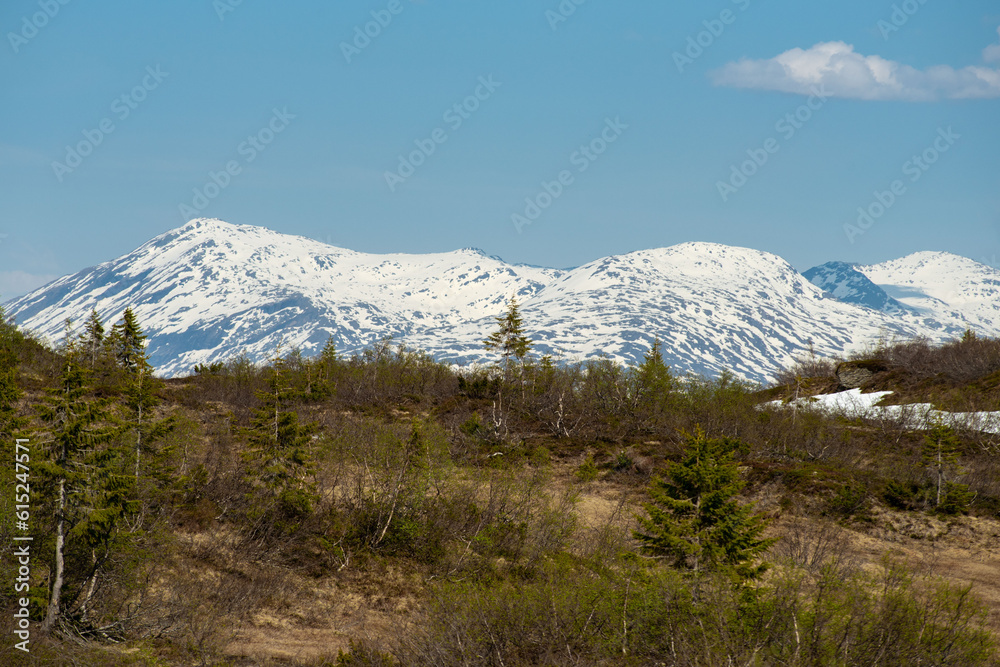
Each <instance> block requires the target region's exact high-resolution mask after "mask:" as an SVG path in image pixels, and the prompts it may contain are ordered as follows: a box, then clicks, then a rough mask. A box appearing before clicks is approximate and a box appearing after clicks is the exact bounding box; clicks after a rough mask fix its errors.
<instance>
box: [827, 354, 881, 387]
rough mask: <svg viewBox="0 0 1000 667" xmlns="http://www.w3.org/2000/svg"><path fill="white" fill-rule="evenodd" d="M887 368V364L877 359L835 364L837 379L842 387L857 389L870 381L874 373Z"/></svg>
mask: <svg viewBox="0 0 1000 667" xmlns="http://www.w3.org/2000/svg"><path fill="white" fill-rule="evenodd" d="M887 370H889V366H888V365H886V363H885V362H883V361H880V360H878V359H861V360H858V361H845V362H844V363H842V364H840V365H838V366H837V381H838V382H839V383H840V386H841V387H843V388H844V389H857V388H858V387H863V386H865V385H866V384H868V383H869V382H871V380H872V378H874V377H875V374H876V373H881V372H883V371H887Z"/></svg>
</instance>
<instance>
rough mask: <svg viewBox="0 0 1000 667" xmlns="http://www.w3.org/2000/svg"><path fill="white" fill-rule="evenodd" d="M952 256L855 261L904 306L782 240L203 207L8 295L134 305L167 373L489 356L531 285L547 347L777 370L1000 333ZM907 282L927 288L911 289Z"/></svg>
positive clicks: (974, 275) (55, 310)
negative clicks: (866, 297)
mask: <svg viewBox="0 0 1000 667" xmlns="http://www.w3.org/2000/svg"><path fill="white" fill-rule="evenodd" d="M911 257H916V256H911ZM946 258H950V259H947V265H948V267H949V268H948V275H949V278H948V280H949V281H951V283H954V285H955V286H956V290H955V293H954V294H953V295H951V296H953V297H954V299H953V300H952V301H949V300H948V299H947V298H942V296H948V295H940V294H938V291H934V294H930V291H929V290H932V287H931V286H929V285H927V284H926V283H927V282H928V280H930V278H929V276H928V275H925V274H926V273H927V266H926V265H925V264H921V263H920V261H910V263H909V264H907V263H906V262H907V261H909V260H910V258H903V259H902V260H896V262H902V263H903V264H899V265H898V266H897V265H896V264H893V263H892V262H887V263H885V264H880V265H876V266H873V267H855V269H856V271H855V272H856V273H858V274H859V276H860V277H859V276H853V275H852V276H850V277H851V280H853V281H855V283H858V284H860V282H859V281H860V280H861V279H862V278H863V277H864V276H868V278H870V279H871V281H872V282H873V283H875V284H878V285H880V286H882V288H883V289H885V290H886V291H887V292H889V296H893V297H895V298H898V299H899V301H900V302H902V304H903V305H905V306H906V308H902V307H901V308H899V309H896V308H888V309H886V308H883V309H881V310H879V309H873V308H872V307H871V306H867V305H865V306H862V305H858V304H855V303H850V302H844V301H841V300H838V299H834V298H829V294H827V293H825V292H824V289H826V288H824V289H821V288H820V287H817V286H816V285H814V284H812V283H811V282H810V281H809V280H808V279H806V277H804V276H803V275H801V274H799V273H797V272H796V271H795V270H794V269H793V268H792V267H791V266H790V265H789V264H788V263H787V262H785V261H784V260H783V259H781V258H780V257H777V256H775V255H772V254H770V253H765V252H760V251H757V250H750V249H746V248H733V247H729V246H723V245H717V244H712V243H685V244H682V245H678V246H673V247H670V248H660V249H655V250H643V251H639V252H633V253H629V254H626V255H620V256H614V257H606V258H603V259H600V260H597V261H594V262H590V263H588V264H585V265H584V266H580V267H577V268H575V269H571V270H556V269H545V268H538V267H531V266H525V265H515V264H508V263H505V262H503V261H502V260H500V259H498V258H496V257H489V256H487V255H485V254H484V253H483V252H481V251H478V250H472V249H466V250H458V251H455V252H449V253H438V254H428V255H406V254H394V255H373V254H365V253H359V252H354V251H351V250H345V249H342V248H336V247H333V246H329V245H326V244H323V243H320V242H317V241H313V240H311V239H306V238H302V237H296V236H288V235H284V234H279V233H276V232H273V231H270V230H267V229H264V228H260V227H251V226H246V225H232V224H229V223H226V222H222V221H219V220H208V219H199V220H192V221H191V222H189V223H188V224H187V225H184V226H183V227H180V228H178V229H175V230H172V231H170V232H167V233H165V234H162V235H160V236H158V237H156V238H154V239H152V240H151V241H149V242H147V243H145V244H144V245H142V246H141V247H139V248H138V249H136V250H135V251H133V252H131V253H129V254H127V255H125V256H123V257H120V258H118V259H115V260H112V261H110V262H106V263H104V264H101V265H98V266H96V267H92V268H90V269H86V270H84V271H81V272H79V273H77V274H75V275H72V276H66V277H64V278H60V279H58V280H56V281H54V282H52V283H50V284H48V285H46V286H45V287H42V288H40V289H38V290H36V291H35V292H32V293H31V294H28V295H27V296H24V297H21V298H19V299H16V300H14V301H11V302H10V303H9V304H7V306H6V308H7V312H8V313H10V314H12V315H14V316H15V317H16V320H17V321H18V322H19V324H21V325H22V326H24V327H26V328H28V329H32V330H35V331H38V332H40V333H41V334H42V335H44V336H47V337H49V338H50V339H51V340H58V339H59V338H60V337H61V336H62V331H63V322H64V321H65V319H66V318H67V317H70V318H72V319H73V320H74V321H77V322H82V321H83V320H84V318H85V317H86V316H87V314H88V313H89V312H90V310H91V309H92V308H96V309H97V311H98V313H99V314H100V315H101V316H102V318H104V320H105V321H106V322H111V321H113V320H115V319H117V318H118V317H119V316H120V314H121V312H122V311H123V310H124V309H125V308H126V307H127V306H131V307H132V308H133V309H134V310H135V311H136V314H137V315H138V316H139V319H140V322H141V323H142V325H143V326H144V328H145V330H146V331H147V333H148V334H149V335H150V347H149V350H150V359H151V361H152V363H153V364H154V365H155V366H156V367H157V368H158V369H159V371H160V372H161V373H162V374H164V375H168V376H169V375H178V374H185V373H189V372H191V369H192V368H193V367H194V365H195V364H197V363H206V362H212V361H216V360H225V359H228V358H231V357H233V356H234V355H238V354H240V353H244V352H245V353H246V354H247V355H248V356H249V357H250V358H251V359H254V360H263V359H266V358H268V357H269V356H271V355H273V353H274V351H275V349H276V348H277V346H278V345H279V344H282V345H283V346H285V348H286V349H287V348H290V347H291V346H297V347H300V348H301V349H302V350H303V352H304V353H306V354H311V353H315V352H317V351H318V350H319V348H320V347H321V346H322V345H323V344H324V343H325V342H326V340H327V338H328V337H329V336H331V335H332V336H334V338H335V340H336V344H337V347H338V349H339V350H340V351H342V352H345V353H351V352H355V351H359V350H361V349H363V348H365V347H367V346H370V345H371V344H373V343H375V342H376V341H378V340H380V339H382V338H384V337H385V336H392V337H393V338H394V340H396V341H397V342H403V343H406V344H407V345H408V346H410V347H416V348H423V349H426V350H427V351H428V352H430V353H431V354H433V355H434V356H435V357H436V358H438V359H441V360H443V361H451V362H456V363H468V362H476V361H486V360H489V359H490V357H488V356H487V355H485V354H484V351H483V340H484V339H485V337H486V336H487V335H488V334H489V333H490V331H492V330H493V329H494V320H493V318H494V317H495V316H497V315H499V314H501V313H502V312H503V310H504V305H505V302H506V300H507V299H508V298H509V297H510V296H511V295H512V294H516V295H517V296H518V299H519V301H520V302H521V304H522V306H523V313H524V321H525V325H526V328H527V331H528V333H529V335H530V336H531V337H532V338H533V339H534V340H535V341H536V342H537V346H536V348H537V350H538V351H539V352H542V353H551V354H554V355H557V356H558V357H560V358H562V359H567V360H573V359H581V358H587V357H594V356H600V355H604V356H607V357H609V358H612V359H615V360H617V361H621V362H626V363H635V362H637V361H639V360H641V359H642V355H643V354H644V353H645V351H646V350H647V349H648V348H649V345H650V344H651V343H652V341H653V338H654V337H656V336H659V337H660V339H661V340H662V341H663V342H664V346H665V350H664V352H665V357H666V360H667V362H668V363H669V364H671V366H672V367H673V368H674V370H675V371H677V372H681V373H683V372H688V371H690V372H695V373H704V374H709V375H713V374H717V373H719V372H721V371H723V370H730V371H733V372H735V373H736V374H737V375H739V376H741V377H744V378H747V379H750V380H755V381H761V382H765V381H767V380H768V379H769V378H770V376H771V375H772V374H773V373H774V372H775V371H776V370H778V369H780V368H782V367H783V366H785V365H787V364H788V363H790V362H791V361H792V360H793V359H794V357H796V356H798V355H801V354H803V353H805V351H806V350H807V349H809V347H810V345H812V347H813V349H814V350H815V351H816V353H818V354H828V355H833V354H840V353H842V352H844V351H845V350H848V349H851V348H854V347H857V346H860V345H864V344H867V343H869V342H871V341H873V340H875V339H877V338H878V337H879V336H880V335H885V334H887V333H888V334H890V335H899V336H906V337H909V336H913V335H915V334H923V335H927V336H929V337H931V338H932V339H942V338H946V337H950V336H955V335H958V334H960V333H961V332H962V331H963V330H964V328H965V327H966V326H968V324H967V321H968V320H969V318H970V317H973V316H974V317H975V318H976V322H979V323H981V324H982V325H983V326H982V327H977V329H978V330H979V331H980V332H981V333H984V334H987V335H998V334H1000V317H997V316H996V303H997V295H998V294H1000V280H998V279H1000V274H998V273H997V272H996V271H993V270H992V269H989V268H988V267H984V266H982V265H980V264H976V263H975V262H971V260H965V259H964V258H958V257H955V256H953V255H948V256H946ZM935 261H939V262H940V261H944V260H943V259H942V258H941V257H938V259H937V260H935ZM907 267H909V268H910V269H912V270H910V272H909V273H908V272H907V270H908V269H907ZM990 272H992V273H990ZM861 274H863V275H861ZM970 280H972V281H978V282H976V284H975V285H971V284H969V281H970ZM885 284H889V285H891V286H892V287H891V289H890V288H886V287H885ZM870 289H871V288H869V290H870ZM906 289H909V290H910V291H911V292H912V291H913V290H918V289H920V290H924V291H923V292H920V294H922V295H923V296H921V297H919V298H917V297H912V298H911V297H906V296H905V295H904V296H898V293H900V292H901V291H903V292H905V290H906ZM934 289H935V290H936V288H934ZM892 290H895V292H893V291H892ZM872 293H874V292H872ZM977 295H979V296H978V297H977ZM847 296H850V295H847ZM907 298H910V300H909V301H907ZM914 298H916V301H914ZM977 298H983V299H988V300H991V303H992V304H993V306H992V309H991V307H983V306H982V304H980V303H978V301H976V299H977ZM921 299H923V301H921ZM925 302H926V303H925ZM887 303H890V302H887ZM991 318H992V319H991Z"/></svg>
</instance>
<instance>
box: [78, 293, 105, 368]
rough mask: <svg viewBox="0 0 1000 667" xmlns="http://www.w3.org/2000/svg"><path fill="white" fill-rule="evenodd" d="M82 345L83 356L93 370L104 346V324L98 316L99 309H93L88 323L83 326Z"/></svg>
mask: <svg viewBox="0 0 1000 667" xmlns="http://www.w3.org/2000/svg"><path fill="white" fill-rule="evenodd" d="M80 345H81V347H82V348H83V354H84V355H85V356H86V358H87V362H88V363H89V365H90V368H91V369H94V368H96V367H97V361H98V359H99V357H100V354H101V349H102V348H103V346H104V323H103V322H101V316H100V315H98V314H97V309H96V308H94V309H91V311H90V316H89V317H88V318H87V323H86V324H84V325H83V335H82V336H81V337H80Z"/></svg>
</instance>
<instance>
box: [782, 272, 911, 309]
mask: <svg viewBox="0 0 1000 667" xmlns="http://www.w3.org/2000/svg"><path fill="white" fill-rule="evenodd" d="M802 275H803V276H805V277H806V279H807V280H809V282H811V283H812V284H813V285H815V286H816V287H819V288H820V289H822V290H824V291H826V292H829V293H830V294H832V295H833V296H834V297H835V298H836V299H838V300H840V301H843V302H844V303H853V304H856V305H858V306H865V307H866V308H871V309H873V310H883V311H885V312H889V313H898V312H901V311H902V310H904V308H905V307H904V306H903V305H902V304H901V303H899V302H898V301H896V300H895V299H893V298H892V297H890V296H889V295H888V294H886V292H885V290H884V289H882V288H881V287H879V286H878V285H876V284H875V283H873V282H872V281H871V279H869V278H868V276H866V275H865V274H863V273H861V272H860V271H858V270H857V268H856V266H855V265H854V264H848V263H847V262H827V263H826V264H820V265H819V266H814V267H813V268H811V269H809V270H808V271H803V272H802Z"/></svg>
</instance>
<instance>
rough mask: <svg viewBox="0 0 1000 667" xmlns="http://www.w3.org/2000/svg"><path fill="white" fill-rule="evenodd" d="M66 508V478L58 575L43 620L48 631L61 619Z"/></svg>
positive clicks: (58, 541)
mask: <svg viewBox="0 0 1000 667" xmlns="http://www.w3.org/2000/svg"><path fill="white" fill-rule="evenodd" d="M65 509H66V480H65V479H60V480H59V505H58V511H57V515H56V576H55V579H54V580H53V581H52V595H51V597H49V607H48V609H47V610H46V611H45V620H44V621H42V632H43V633H48V632H50V631H51V630H52V626H53V625H55V623H56V622H57V621H58V620H59V602H60V597H61V595H62V587H63V569H64V567H65V564H64V562H63V546H64V543H65V531H66V520H65V518H64V516H63V514H64V512H65Z"/></svg>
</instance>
